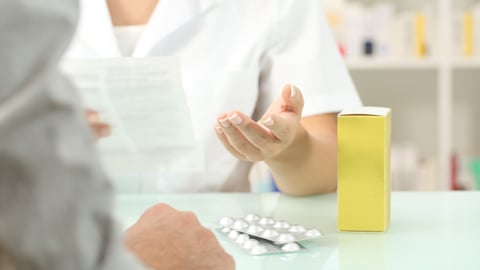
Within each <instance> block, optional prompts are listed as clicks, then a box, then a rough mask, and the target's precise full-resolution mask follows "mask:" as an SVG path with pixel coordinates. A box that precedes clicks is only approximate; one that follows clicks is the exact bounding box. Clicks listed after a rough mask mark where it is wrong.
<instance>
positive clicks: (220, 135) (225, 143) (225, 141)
mask: <svg viewBox="0 0 480 270" xmlns="http://www.w3.org/2000/svg"><path fill="white" fill-rule="evenodd" d="M215 133H216V134H217V138H218V139H219V140H220V142H221V143H222V144H223V146H224V147H225V149H227V151H228V152H230V154H232V155H233V156H234V157H236V158H238V159H240V160H246V158H245V156H244V155H242V154H241V153H240V152H238V151H237V150H235V148H233V147H232V146H231V145H230V143H229V142H228V139H227V137H226V136H225V133H224V132H223V129H222V128H221V127H220V125H218V124H217V125H215Z"/></svg>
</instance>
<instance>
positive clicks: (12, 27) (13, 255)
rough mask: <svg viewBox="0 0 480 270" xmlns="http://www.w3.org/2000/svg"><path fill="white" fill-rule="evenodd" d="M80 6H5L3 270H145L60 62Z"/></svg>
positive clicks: (0, 78) (0, 45) (6, 1)
mask: <svg viewBox="0 0 480 270" xmlns="http://www.w3.org/2000/svg"><path fill="white" fill-rule="evenodd" d="M76 2H77V1H75V0H40V1H39V0H0V253H2V254H1V255H0V260H1V261H0V264H2V263H3V264H4V265H3V266H2V265H0V269H8V268H7V266H5V263H6V262H5V257H8V258H9V259H10V261H11V262H13V263H14V264H15V267H14V268H12V269H29V270H35V269H48V270H57V269H59V270H68V269H72V270H73V269H112V270H113V269H115V270H119V269H129V270H134V269H144V268H143V267H142V266H141V265H140V264H139V262H137V261H136V259H135V258H134V257H133V256H132V255H131V254H129V253H128V252H127V251H126V249H125V248H124V247H123V245H122V244H121V235H120V231H119V230H118V228H117V226H116V224H115V222H114V220H113V218H112V213H111V212H112V188H111V185H110V182H109V181H108V180H107V179H106V178H105V175H104V174H103V172H102V170H101V168H100V167H99V165H98V164H99V163H98V160H97V157H96V153H95V148H94V139H93V138H92V135H91V132H90V130H89V127H88V126H87V124H86V123H85V122H86V121H85V120H84V119H83V113H82V110H81V108H80V106H79V104H78V100H79V98H78V96H77V95H76V93H75V92H74V90H73V89H72V85H71V84H70V83H69V82H68V81H67V80H66V79H65V78H64V77H63V76H61V75H60V74H59V72H58V70H57V63H58V61H59V59H60V58H61V56H62V54H63V52H64V50H65V49H66V47H67V45H68V43H69V41H70V38H71V36H72V34H73V32H74V29H75V22H76V17H77V9H78V8H77V3H76Z"/></svg>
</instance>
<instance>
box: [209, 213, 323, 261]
mask: <svg viewBox="0 0 480 270" xmlns="http://www.w3.org/2000/svg"><path fill="white" fill-rule="evenodd" d="M218 223H219V224H220V226H221V228H219V229H218V231H219V232H221V233H222V234H224V235H225V236H227V237H228V238H229V239H230V240H231V241H232V242H234V243H236V244H237V245H238V246H240V247H241V248H243V249H244V250H245V251H246V252H248V253H249V254H252V255H264V254H272V253H290V252H298V251H302V250H304V249H305V247H303V246H302V245H301V244H300V243H298V241H303V240H308V239H314V238H317V237H320V236H322V233H321V232H320V231H319V230H317V229H313V228H305V227H304V226H302V225H299V224H290V223H288V222H287V221H284V220H275V219H273V218H270V217H260V216H258V215H256V214H248V215H246V216H245V217H238V218H233V217H223V218H221V219H220V221H219V222H218Z"/></svg>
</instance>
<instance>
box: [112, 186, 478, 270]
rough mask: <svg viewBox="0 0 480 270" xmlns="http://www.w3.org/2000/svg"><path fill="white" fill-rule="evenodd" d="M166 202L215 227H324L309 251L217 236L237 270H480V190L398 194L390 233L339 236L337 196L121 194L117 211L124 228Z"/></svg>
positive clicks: (207, 225) (344, 234) (306, 243)
mask: <svg viewBox="0 0 480 270" xmlns="http://www.w3.org/2000/svg"><path fill="white" fill-rule="evenodd" d="M158 202H165V203H168V204H170V205H172V206H173V207H175V208H177V209H180V210H189V211H193V212H195V213H196V214H197V215H198V217H199V219H200V221H201V222H202V224H203V225H204V226H206V227H208V228H211V229H212V230H213V229H215V228H217V227H218V225H217V224H216V222H217V221H218V220H219V219H220V218H221V217H223V216H232V217H239V216H245V215H246V214H249V213H256V214H259V215H261V216H271V217H273V218H275V219H282V220H286V221H288V222H290V223H292V224H293V223H298V224H302V225H305V226H307V227H315V228H318V229H320V230H321V231H322V232H323V233H324V234H325V236H323V237H321V238H318V239H315V240H310V241H305V242H302V244H304V245H305V246H306V247H307V249H308V250H307V251H306V252H301V253H295V254H289V255H285V254H283V255H268V256H250V255H248V254H246V253H245V252H244V251H242V250H241V249H240V248H238V247H237V246H236V245H234V244H233V243H231V242H230V241H229V240H228V239H227V238H226V237H224V236H223V235H220V234H218V233H217V237H218V238H219V240H220V243H221V244H222V246H223V247H225V249H226V250H227V251H228V252H229V253H230V254H232V255H233V256H234V257H235V261H236V264H237V269H248V270H255V269H271V270H282V269H296V270H304V269H342V270H350V269H352V270H353V269H355V270H361V269H369V270H377V269H398V270H405V269H449V270H450V269H461V270H467V269H472V270H473V269H477V270H478V269H480V192H431V193H424V192H394V193H393V194H392V219H391V224H390V228H389V229H388V231H387V232H385V233H348V232H338V231H337V197H336V194H327V195H320V196H313V197H304V198H297V197H288V196H285V195H281V194H278V193H256V194H248V193H242V194H231V193H213V194H167V195H163V194H160V195H120V196H119V197H118V198H117V209H116V213H117V216H118V217H119V219H120V221H121V222H122V224H123V226H124V227H127V226H129V225H131V224H132V223H133V222H134V221H136V219H137V218H138V217H139V216H140V214H141V213H142V212H143V211H144V210H145V209H146V208H148V207H149V206H151V205H153V204H155V203H158Z"/></svg>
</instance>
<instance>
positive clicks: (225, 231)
mask: <svg viewBox="0 0 480 270" xmlns="http://www.w3.org/2000/svg"><path fill="white" fill-rule="evenodd" d="M222 232H223V233H228V232H230V228H227V227H225V228H223V229H222Z"/></svg>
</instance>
